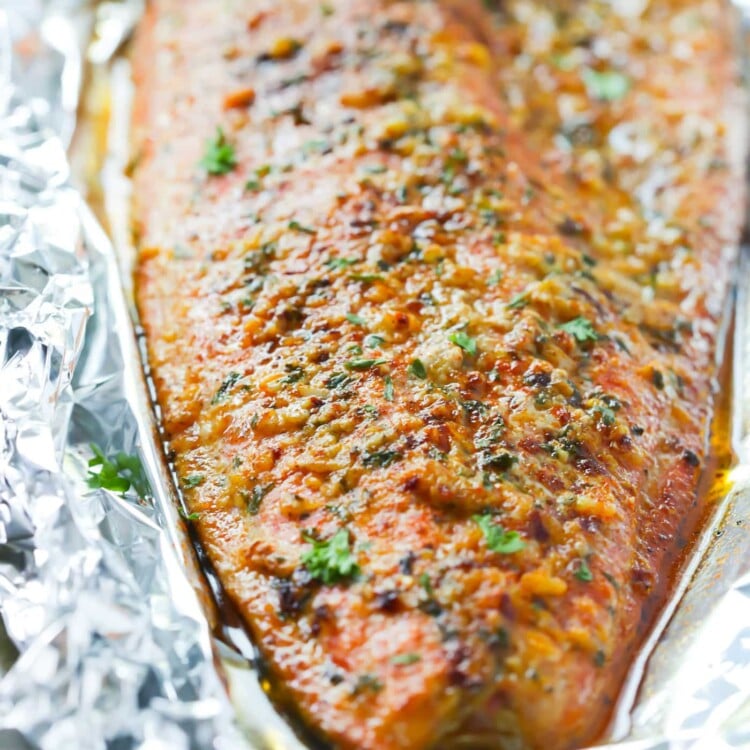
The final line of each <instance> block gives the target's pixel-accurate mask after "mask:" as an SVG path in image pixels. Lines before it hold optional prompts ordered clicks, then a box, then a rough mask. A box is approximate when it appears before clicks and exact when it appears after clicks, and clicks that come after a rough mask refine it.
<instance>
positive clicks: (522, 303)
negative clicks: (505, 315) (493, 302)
mask: <svg viewBox="0 0 750 750" xmlns="http://www.w3.org/2000/svg"><path fill="white" fill-rule="evenodd" d="M528 304H529V298H528V296H527V295H526V294H525V293H523V294H517V295H516V296H515V297H513V299H512V300H511V301H510V302H508V304H507V305H506V307H507V308H508V309H509V310H520V309H521V308H522V307H526V305H528Z"/></svg>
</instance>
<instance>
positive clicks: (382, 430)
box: [133, 0, 744, 750]
mask: <svg viewBox="0 0 750 750" xmlns="http://www.w3.org/2000/svg"><path fill="white" fill-rule="evenodd" d="M731 21H732V17H731V14H730V11H729V5H728V3H725V2H721V1H720V0H696V2H690V3H685V2H678V1H677V0H674V1H671V0H651V2H648V0H644V1H640V0H639V1H638V2H636V1H635V0H633V2H614V0H613V1H612V2H606V3H605V2H595V1H593V0H582V1H581V2H563V1H559V2H547V1H545V2H542V1H541V0H517V1H516V2H513V1H509V2H504V3H501V2H492V1H491V0H489V1H487V2H481V1H480V0H463V1H461V2H459V0H434V1H433V2H426V1H421V2H417V1H412V2H405V1H404V2H393V1H389V0H326V1H325V2H311V1H305V0H285V1H284V2H283V3H281V2H276V1H275V0H265V1H264V0H252V1H248V0H223V1H222V2H220V3H217V2H212V1H209V0H191V2H181V1H180V0H153V1H152V2H151V3H150V5H149V10H148V13H147V16H146V18H145V20H144V21H143V24H142V27H141V29H140V32H139V38H138V40H137V44H136V47H135V51H134V68H135V75H136V92H137V94H136V108H135V121H134V134H135V142H136V146H137V154H136V158H135V162H134V163H135V166H134V174H133V179H134V196H135V201H134V216H135V231H136V245H137V247H138V250H139V255H138V263H137V269H136V295H137V304H138V309H139V313H140V317H141V321H142V323H143V326H144V328H145V332H146V337H147V343H148V357H149V361H150V366H151V368H152V375H153V380H154V383H155V387H156V391H157V394H158V402H159V405H160V409H161V418H162V421H163V425H164V428H165V431H166V434H167V435H168V438H169V445H170V448H171V450H172V452H173V457H174V462H175V466H176V470H177V474H178V476H179V480H180V483H181V487H182V490H183V492H184V496H185V498H186V502H187V504H188V507H189V510H190V511H191V514H192V517H193V518H194V519H195V520H194V524H195V528H196V530H197V533H198V535H199V537H200V540H201V542H202V543H203V545H204V546H205V549H206V550H207V552H208V555H209V558H210V561H211V563H212V565H213V566H214V568H215V569H216V571H217V573H218V575H219V577H220V580H221V582H222V584H223V586H224V587H225V589H226V591H227V593H228V595H229V597H230V598H231V600H232V601H233V602H234V604H236V606H237V608H238V609H239V611H240V612H241V614H242V616H243V617H244V619H245V621H246V623H247V626H248V628H249V630H250V632H251V634H252V636H253V638H254V640H255V642H256V643H257V645H258V647H259V649H260V651H261V653H262V654H263V656H264V658H265V660H266V662H267V665H268V669H269V671H270V674H271V675H272V679H273V681H274V682H275V684H276V685H277V686H279V687H278V689H279V690H280V691H281V694H282V696H283V700H284V701H285V702H286V703H287V704H288V705H291V706H293V707H294V709H295V711H296V713H297V714H298V715H299V717H301V719H302V720H303V722H304V724H306V725H307V727H308V728H310V729H311V730H312V731H313V732H314V733H316V734H317V735H319V736H320V737H322V738H325V739H326V740H327V741H328V742H329V743H330V744H331V745H332V746H333V747H337V748H346V749H354V748H357V749H358V750H426V749H427V748H437V747H441V748H443V747H457V746H461V747H477V748H478V747H492V748H535V749H537V750H541V749H544V750H563V749H565V748H574V747H578V746H580V745H582V744H584V743H586V742H589V741H592V740H594V739H595V738H596V737H598V736H600V735H601V733H602V732H603V730H604V728H605V726H606V723H607V720H608V717H609V715H610V712H611V709H612V706H613V703H614V701H615V699H616V697H617V694H618V690H619V689H620V686H621V684H622V681H623V678H624V674H625V672H626V670H627V668H628V666H629V664H630V663H632V659H633V656H634V653H635V652H636V650H637V648H638V646H639V644H640V643H641V642H642V640H643V637H644V634H645V633H646V631H647V629H648V627H649V625H650V623H651V622H652V621H653V616H654V613H655V612H658V609H659V606H660V605H661V604H663V602H664V600H665V598H666V596H667V594H668V590H669V583H670V580H671V576H672V574H673V571H674V569H675V564H676V559H677V556H678V553H679V550H680V549H681V548H683V547H684V546H685V544H686V542H687V541H688V540H689V539H690V537H691V535H692V534H694V533H695V531H696V529H698V528H699V525H700V520H701V517H702V516H703V515H704V512H703V511H704V510H705V502H703V499H702V497H701V493H700V491H699V485H700V483H701V481H702V479H704V478H705V474H706V472H707V471H708V468H707V467H708V466H709V465H710V462H709V459H710V455H709V452H708V439H709V432H710V427H711V421H712V418H713V416H714V413H715V411H716V400H717V387H716V382H715V379H716V377H717V372H718V367H717V361H716V360H717V352H718V351H719V347H720V344H721V335H722V333H721V332H722V321H723V318H724V313H725V307H726V305H725V303H726V300H727V297H728V294H729V290H730V275H731V271H732V267H733V262H734V258H735V253H736V247H737V244H738V235H739V231H740V225H741V221H742V209H743V198H744V196H743V178H744V175H743V156H744V151H743V148H742V143H743V140H744V119H743V118H744V112H743V106H742V105H743V101H742V97H741V95H740V89H739V86H738V81H737V76H738V72H737V65H736V61H735V59H734V55H733V53H732V49H733V38H732V32H731V28H732V25H731Z"/></svg>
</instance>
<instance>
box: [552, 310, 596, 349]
mask: <svg viewBox="0 0 750 750" xmlns="http://www.w3.org/2000/svg"><path fill="white" fill-rule="evenodd" d="M558 328H559V329H560V330H561V331H565V332H566V333H569V334H570V335H571V336H572V337H573V338H574V339H575V340H576V341H577V342H578V343H579V344H583V343H585V342H586V341H598V340H599V334H598V333H597V332H596V330H595V329H594V326H593V324H592V323H591V321H589V320H587V319H586V318H583V317H580V316H579V317H577V318H573V320H569V321H568V322H567V323H563V324H562V325H561V326H558Z"/></svg>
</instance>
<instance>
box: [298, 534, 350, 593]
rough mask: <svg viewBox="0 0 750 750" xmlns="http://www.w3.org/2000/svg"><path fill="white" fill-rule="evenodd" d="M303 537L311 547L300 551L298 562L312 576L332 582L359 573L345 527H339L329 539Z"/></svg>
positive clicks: (327, 582)
mask: <svg viewBox="0 0 750 750" xmlns="http://www.w3.org/2000/svg"><path fill="white" fill-rule="evenodd" d="M305 539H306V541H308V542H310V543H311V544H312V547H311V548H310V549H308V550H305V551H304V552H303V553H302V556H301V557H300V562H301V563H302V564H303V565H304V566H305V568H307V571H308V573H310V575H311V576H312V577H313V578H317V579H318V580H319V581H322V582H323V583H325V584H332V583H336V582H337V581H340V580H341V579H343V578H353V577H354V576H356V575H358V574H359V565H357V561H356V560H355V559H354V557H353V556H352V553H351V549H350V547H349V532H348V531H347V530H346V529H343V528H342V529H339V530H338V531H337V532H336V533H335V534H334V535H333V536H332V537H331V538H330V539H325V540H318V539H315V538H313V537H310V536H306V537H305Z"/></svg>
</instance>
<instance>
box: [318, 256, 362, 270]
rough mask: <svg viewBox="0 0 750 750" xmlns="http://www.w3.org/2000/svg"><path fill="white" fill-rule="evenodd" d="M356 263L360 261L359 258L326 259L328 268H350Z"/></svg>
mask: <svg viewBox="0 0 750 750" xmlns="http://www.w3.org/2000/svg"><path fill="white" fill-rule="evenodd" d="M355 263H359V260H358V259H357V258H331V259H330V260H327V261H326V263H325V264H326V265H327V266H328V268H348V267H349V266H353V265H354V264H355Z"/></svg>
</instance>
